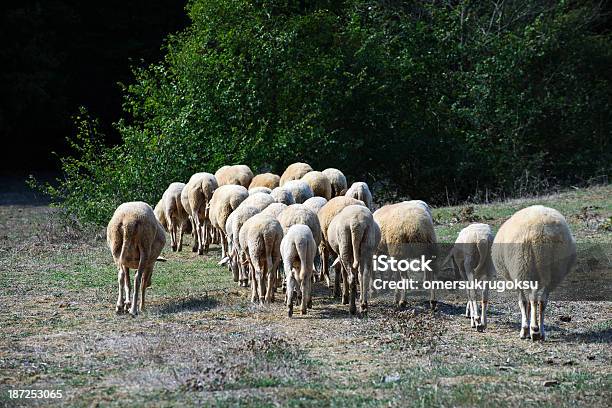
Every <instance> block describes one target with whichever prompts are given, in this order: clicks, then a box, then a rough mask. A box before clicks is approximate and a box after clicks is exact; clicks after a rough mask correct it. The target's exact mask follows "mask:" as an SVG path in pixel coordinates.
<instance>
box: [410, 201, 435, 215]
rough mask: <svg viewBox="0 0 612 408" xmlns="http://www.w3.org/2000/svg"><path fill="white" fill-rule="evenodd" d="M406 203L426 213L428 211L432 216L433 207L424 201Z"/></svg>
mask: <svg viewBox="0 0 612 408" xmlns="http://www.w3.org/2000/svg"><path fill="white" fill-rule="evenodd" d="M406 203H409V204H412V205H417V206H420V207H421V208H423V209H424V210H425V211H427V212H428V213H429V215H430V216H431V207H430V206H429V204H427V203H426V202H425V201H423V200H410V201H406Z"/></svg>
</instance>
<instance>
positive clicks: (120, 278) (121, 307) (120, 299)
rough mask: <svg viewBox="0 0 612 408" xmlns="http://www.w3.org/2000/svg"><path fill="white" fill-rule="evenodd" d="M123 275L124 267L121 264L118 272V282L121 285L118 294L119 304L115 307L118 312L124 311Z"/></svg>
mask: <svg viewBox="0 0 612 408" xmlns="http://www.w3.org/2000/svg"><path fill="white" fill-rule="evenodd" d="M123 275H124V272H123V267H121V266H120V267H119V271H118V272H117V284H118V286H119V295H118V296H117V305H116V307H115V312H116V313H117V314H120V313H123V303H124V302H123Z"/></svg>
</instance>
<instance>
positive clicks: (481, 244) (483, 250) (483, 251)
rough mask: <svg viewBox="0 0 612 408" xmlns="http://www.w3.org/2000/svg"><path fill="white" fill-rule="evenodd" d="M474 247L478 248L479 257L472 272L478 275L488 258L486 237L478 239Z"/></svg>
mask: <svg viewBox="0 0 612 408" xmlns="http://www.w3.org/2000/svg"><path fill="white" fill-rule="evenodd" d="M476 248H477V249H478V255H479V256H480V259H479V260H478V265H476V268H474V274H475V275H476V276H480V275H481V273H482V271H483V270H484V268H485V265H486V264H487V261H488V258H489V241H488V240H486V239H481V240H479V241H478V242H477V243H476Z"/></svg>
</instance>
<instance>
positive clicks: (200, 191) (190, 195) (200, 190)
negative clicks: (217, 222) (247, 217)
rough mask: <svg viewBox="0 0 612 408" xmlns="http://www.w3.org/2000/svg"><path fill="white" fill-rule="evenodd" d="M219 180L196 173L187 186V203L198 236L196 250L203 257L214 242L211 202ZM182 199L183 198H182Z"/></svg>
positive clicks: (209, 175) (207, 174)
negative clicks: (210, 211) (210, 213)
mask: <svg viewBox="0 0 612 408" xmlns="http://www.w3.org/2000/svg"><path fill="white" fill-rule="evenodd" d="M217 187H218V185H217V179H216V178H215V176H213V175H212V174H210V173H205V172H202V173H195V174H194V175H193V176H191V178H190V179H189V182H187V184H186V185H185V188H184V189H183V192H186V193H187V201H188V203H189V208H190V210H191V219H192V220H193V223H192V225H193V229H194V231H195V235H196V245H195V250H197V251H198V254H200V255H202V254H203V253H204V252H207V251H208V247H209V245H210V244H211V242H212V233H211V232H212V228H211V225H210V220H209V213H208V212H209V206H208V204H209V203H210V200H211V199H212V196H213V194H214V192H215V190H216V189H217ZM181 198H182V196H181Z"/></svg>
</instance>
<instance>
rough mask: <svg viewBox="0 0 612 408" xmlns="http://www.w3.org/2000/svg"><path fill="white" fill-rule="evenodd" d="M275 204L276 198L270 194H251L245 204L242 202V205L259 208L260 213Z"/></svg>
mask: <svg viewBox="0 0 612 408" xmlns="http://www.w3.org/2000/svg"><path fill="white" fill-rule="evenodd" d="M274 202H275V201H274V198H272V196H271V195H270V194H268V193H255V194H249V196H248V197H247V198H246V199H245V200H244V201H243V202H241V203H240V205H243V206H248V207H257V208H258V209H259V211H261V210H263V209H264V208H266V207H267V206H269V205H270V204H272V203H274Z"/></svg>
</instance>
